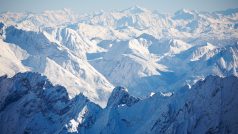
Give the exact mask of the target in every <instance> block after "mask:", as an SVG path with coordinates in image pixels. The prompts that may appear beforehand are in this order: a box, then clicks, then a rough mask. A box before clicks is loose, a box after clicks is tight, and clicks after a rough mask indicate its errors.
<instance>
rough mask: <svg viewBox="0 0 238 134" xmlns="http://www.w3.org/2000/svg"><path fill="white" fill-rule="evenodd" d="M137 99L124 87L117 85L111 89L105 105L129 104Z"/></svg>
mask: <svg viewBox="0 0 238 134" xmlns="http://www.w3.org/2000/svg"><path fill="white" fill-rule="evenodd" d="M138 101H139V99H138V98H135V97H133V96H130V95H129V93H128V90H127V89H126V88H124V87H120V86H118V87H115V88H114V89H113V91H112V94H111V96H110V98H109V99H108V103H107V107H117V106H119V105H127V106H131V105H133V104H135V103H136V102H138Z"/></svg>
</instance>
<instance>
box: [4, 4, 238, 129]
mask: <svg viewBox="0 0 238 134" xmlns="http://www.w3.org/2000/svg"><path fill="white" fill-rule="evenodd" d="M24 72H27V73H24ZM33 72H34V73H33ZM4 75H7V76H8V78H7V77H3V76H4ZM210 75H214V76H210ZM0 76H2V77H1V85H0V87H1V89H0V92H1V94H0V96H1V98H0V101H1V105H0V106H1V107H0V108H1V111H0V116H1V117H0V118H1V120H0V121H1V122H0V124H2V122H7V123H8V124H7V123H6V124H5V123H4V125H3V126H0V127H1V129H0V132H3V133H7V132H8V131H9V133H17V131H18V130H19V132H20V133H31V132H33V133H37V132H39V133H44V132H45V133H53V132H55V133H86V134H87V133H96V132H98V133H199V130H200V129H201V130H204V133H205V132H208V133H209V132H211V133H217V132H220V133H235V131H237V130H236V128H237V126H236V125H235V124H236V123H237V122H236V118H231V117H232V116H233V117H235V114H234V113H233V112H236V111H237V109H236V107H237V106H236V105H237V100H236V99H235V98H237V97H236V95H237V92H236V90H235V89H237V84H236V83H237V78H236V77H237V76H238V9H227V10H225V11H216V12H200V11H194V10H188V9H182V10H179V11H177V12H175V13H174V14H161V13H159V12H158V11H151V10H147V9H144V8H141V7H138V6H135V7H131V8H128V9H125V10H122V11H110V12H108V11H100V12H95V13H91V14H77V13H75V12H73V11H71V10H69V9H64V10H58V11H44V12H42V13H32V12H4V13H0ZM207 76H209V77H208V78H206V77H207ZM10 77H12V78H10ZM46 77H47V78H46ZM22 79H23V80H22ZM48 79H49V80H48ZM204 79H205V81H202V80H204ZM49 81H51V82H52V84H51V82H49ZM234 81H236V82H234ZM208 82H210V83H208ZM44 83H45V84H44ZM57 85H62V86H63V87H65V88H63V87H61V86H57ZM184 85H187V87H192V88H191V90H190V88H189V89H188V88H186V87H185V88H182V87H183V86H184ZM199 85H200V86H201V87H200V86H199ZM119 86H120V87H119ZM228 86H231V87H228ZM115 87H116V88H115ZM113 88H115V89H114V90H113ZM180 89H181V90H180ZM192 89H193V90H192ZM38 90H39V91H38ZM55 90H56V91H55ZM49 93H50V94H49ZM211 94H212V95H211ZM217 94H218V95H217ZM110 96H111V97H110ZM52 97H53V98H52ZM226 98H227V99H226ZM232 98H233V99H232ZM231 99H232V100H231ZM33 102H34V103H33ZM228 102H229V103H230V104H229V105H227V104H228ZM226 105H227V106H226ZM203 106H204V107H203ZM232 106H234V107H232ZM28 108H29V109H30V110H29V109H28ZM219 109H220V110H219ZM221 109H223V110H221ZM224 109H225V111H224ZM24 110H26V112H24ZM21 111H23V113H22V112H21ZM8 113H12V114H13V113H16V114H14V116H12V117H11V115H8ZM86 113H87V114H86ZM126 113H128V115H126ZM28 114H29V115H28ZM85 114H86V115H85ZM230 115H231V116H230ZM9 123H11V124H13V125H12V126H8V125H9ZM19 124H20V125H19ZM34 124H35V125H34ZM47 126H51V127H50V128H48V127H47ZM13 128H17V129H13ZM202 133H203V132H202Z"/></svg>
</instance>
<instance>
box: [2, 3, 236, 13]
mask: <svg viewBox="0 0 238 134" xmlns="http://www.w3.org/2000/svg"><path fill="white" fill-rule="evenodd" d="M134 5H138V6H141V7H144V8H147V9H151V10H158V11H160V12H162V13H164V12H175V11H177V10H179V9H182V8H188V9H194V10H199V11H217V10H224V9H227V8H238V0H0V12H4V11H31V12H40V11H42V10H57V9H63V8H70V9H72V10H73V11H75V12H80V13H85V12H86V13H88V12H93V11H98V10H101V9H103V10H106V11H108V10H112V9H118V10H121V9H126V8H128V7H131V6H134Z"/></svg>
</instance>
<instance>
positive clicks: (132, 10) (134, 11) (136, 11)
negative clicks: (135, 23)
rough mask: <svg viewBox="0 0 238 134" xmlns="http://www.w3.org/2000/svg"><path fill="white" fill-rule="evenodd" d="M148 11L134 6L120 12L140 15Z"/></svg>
mask: <svg viewBox="0 0 238 134" xmlns="http://www.w3.org/2000/svg"><path fill="white" fill-rule="evenodd" d="M148 11H149V10H147V9H145V8H142V7H140V6H138V5H136V6H132V7H130V8H128V9H126V10H123V11H122V12H125V13H131V14H140V13H144V12H148Z"/></svg>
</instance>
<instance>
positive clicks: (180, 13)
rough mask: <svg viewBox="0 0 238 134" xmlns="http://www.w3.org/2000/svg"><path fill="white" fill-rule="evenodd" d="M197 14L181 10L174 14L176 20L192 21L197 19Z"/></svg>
mask: <svg viewBox="0 0 238 134" xmlns="http://www.w3.org/2000/svg"><path fill="white" fill-rule="evenodd" d="M196 14H197V13H196V12H195V11H192V10H189V9H181V10H179V11H177V12H175V14H174V17H173V18H174V19H178V20H179V19H183V20H191V19H195V17H196Z"/></svg>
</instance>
